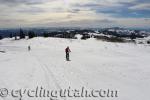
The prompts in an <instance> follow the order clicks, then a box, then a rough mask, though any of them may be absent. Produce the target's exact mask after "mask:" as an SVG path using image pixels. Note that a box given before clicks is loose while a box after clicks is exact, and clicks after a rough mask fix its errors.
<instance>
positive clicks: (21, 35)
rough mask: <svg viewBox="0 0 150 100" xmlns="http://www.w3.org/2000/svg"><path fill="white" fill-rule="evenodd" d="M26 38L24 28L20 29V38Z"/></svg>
mask: <svg viewBox="0 0 150 100" xmlns="http://www.w3.org/2000/svg"><path fill="white" fill-rule="evenodd" d="M24 38H25V34H24V32H23V30H22V29H20V39H24Z"/></svg>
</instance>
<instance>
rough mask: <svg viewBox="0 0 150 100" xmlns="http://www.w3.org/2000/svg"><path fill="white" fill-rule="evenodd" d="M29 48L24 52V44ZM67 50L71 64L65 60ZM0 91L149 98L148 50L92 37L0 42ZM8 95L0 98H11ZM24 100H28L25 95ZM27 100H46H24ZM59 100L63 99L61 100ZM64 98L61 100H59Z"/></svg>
mask: <svg viewBox="0 0 150 100" xmlns="http://www.w3.org/2000/svg"><path fill="white" fill-rule="evenodd" d="M28 45H30V46H31V51H30V52H28V50H27V46H28ZM67 46H70V49H71V51H72V52H71V54H70V59H71V61H69V62H68V61H65V48H66V47H67ZM0 50H1V51H2V50H4V51H6V53H1V52H0V88H8V89H20V88H25V89H26V88H31V89H33V88H35V87H36V86H43V87H44V88H46V89H63V88H68V87H69V86H70V87H71V88H77V89H79V88H81V87H83V86H84V87H86V88H87V89H114V90H118V91H119V94H118V98H65V100H149V99H150V95H149V91H150V46H145V45H136V44H132V43H110V42H102V41H98V40H95V39H88V40H67V39H58V38H34V39H30V40H17V41H15V40H11V39H3V40H0ZM13 99H14V100H18V99H16V98H13ZM13 99H12V97H11V96H8V97H7V98H1V97H0V100H13ZM23 100H27V97H24V98H23ZM28 100H48V99H43V98H28ZM59 100H61V99H59ZM62 100H64V99H62Z"/></svg>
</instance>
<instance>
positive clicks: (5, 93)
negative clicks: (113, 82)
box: [0, 86, 118, 100]
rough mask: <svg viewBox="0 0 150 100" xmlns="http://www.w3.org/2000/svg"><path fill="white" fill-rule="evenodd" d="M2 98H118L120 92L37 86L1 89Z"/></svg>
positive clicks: (20, 99) (53, 99)
mask: <svg viewBox="0 0 150 100" xmlns="http://www.w3.org/2000/svg"><path fill="white" fill-rule="evenodd" d="M0 97H1V98H7V97H12V98H19V100H22V99H23V98H29V99H30V98H40V99H42V98H48V99H50V100H59V99H62V98H117V97H118V90H111V89H86V88H85V87H81V88H80V89H73V88H71V87H68V88H67V89H58V90H48V89H45V88H43V87H42V86H40V87H39V86H37V87H36V88H35V89H7V88H1V89H0Z"/></svg>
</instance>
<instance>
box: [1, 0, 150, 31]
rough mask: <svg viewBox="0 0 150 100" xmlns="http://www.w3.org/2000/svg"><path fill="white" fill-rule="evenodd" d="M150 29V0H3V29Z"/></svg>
mask: <svg viewBox="0 0 150 100" xmlns="http://www.w3.org/2000/svg"><path fill="white" fill-rule="evenodd" d="M115 26H119V27H136V28H150V0H0V28H15V27H115Z"/></svg>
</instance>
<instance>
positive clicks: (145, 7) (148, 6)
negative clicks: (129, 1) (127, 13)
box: [130, 3, 150, 10]
mask: <svg viewBox="0 0 150 100" xmlns="http://www.w3.org/2000/svg"><path fill="white" fill-rule="evenodd" d="M130 9H132V10H150V4H149V3H143V4H137V5H135V6H132V7H130Z"/></svg>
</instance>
